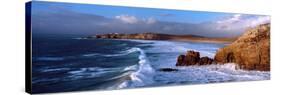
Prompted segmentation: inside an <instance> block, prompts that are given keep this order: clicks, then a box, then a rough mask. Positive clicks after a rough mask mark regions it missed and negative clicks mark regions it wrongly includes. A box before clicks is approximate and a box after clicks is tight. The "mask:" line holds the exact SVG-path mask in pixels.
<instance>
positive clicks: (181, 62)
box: [176, 51, 213, 66]
mask: <svg viewBox="0 0 281 95" xmlns="http://www.w3.org/2000/svg"><path fill="white" fill-rule="evenodd" d="M210 64H213V59H211V58H209V57H206V56H205V57H202V58H200V53H199V52H195V51H187V53H186V55H179V56H178V59H177V63H176V66H190V65H210Z"/></svg>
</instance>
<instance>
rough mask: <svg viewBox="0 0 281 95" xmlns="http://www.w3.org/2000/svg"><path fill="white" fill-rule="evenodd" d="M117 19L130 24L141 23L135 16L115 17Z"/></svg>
mask: <svg viewBox="0 0 281 95" xmlns="http://www.w3.org/2000/svg"><path fill="white" fill-rule="evenodd" d="M115 18H116V19H118V20H121V21H122V22H124V23H128V24H135V23H137V22H138V21H139V20H138V19H137V18H136V17H135V16H130V15H119V16H115Z"/></svg>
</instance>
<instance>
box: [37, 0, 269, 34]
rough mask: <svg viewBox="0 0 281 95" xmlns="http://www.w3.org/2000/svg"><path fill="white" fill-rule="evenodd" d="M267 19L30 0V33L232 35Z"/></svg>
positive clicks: (260, 16) (233, 14) (265, 21)
mask: <svg viewBox="0 0 281 95" xmlns="http://www.w3.org/2000/svg"><path fill="white" fill-rule="evenodd" d="M269 22H270V16H265V15H249V14H236V13H218V12H202V11H187V10H168V9H154V8H137V7H121V6H105V5H93V4H74V3H58V2H44V1H33V2H32V29H33V33H50V34H52V33H53V34H83V35H95V34H106V33H143V32H155V33H165V34H175V35H200V36H209V37H234V36H238V35H241V34H242V33H243V32H244V31H245V30H246V29H247V28H249V27H254V26H256V25H259V24H263V23H269Z"/></svg>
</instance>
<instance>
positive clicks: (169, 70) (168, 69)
mask: <svg viewBox="0 0 281 95" xmlns="http://www.w3.org/2000/svg"><path fill="white" fill-rule="evenodd" d="M158 71H162V72H173V71H178V69H174V68H160V69H158Z"/></svg>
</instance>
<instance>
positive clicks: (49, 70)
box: [41, 68, 70, 72]
mask: <svg viewBox="0 0 281 95" xmlns="http://www.w3.org/2000/svg"><path fill="white" fill-rule="evenodd" d="M63 70H70V68H47V69H46V68H45V69H43V70H42V71H41V72H54V71H63Z"/></svg>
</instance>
